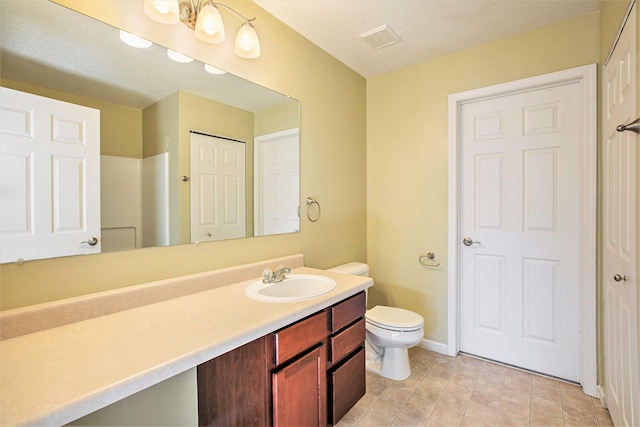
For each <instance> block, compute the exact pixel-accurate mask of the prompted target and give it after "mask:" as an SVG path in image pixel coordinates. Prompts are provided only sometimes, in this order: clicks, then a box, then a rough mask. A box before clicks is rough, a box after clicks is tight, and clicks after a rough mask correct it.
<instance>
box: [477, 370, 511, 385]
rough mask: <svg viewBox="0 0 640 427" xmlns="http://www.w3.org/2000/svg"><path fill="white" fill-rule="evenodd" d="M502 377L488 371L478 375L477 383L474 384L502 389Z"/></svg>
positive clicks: (503, 378)
mask: <svg viewBox="0 0 640 427" xmlns="http://www.w3.org/2000/svg"><path fill="white" fill-rule="evenodd" d="M504 380H505V377H504V375H500V374H496V373H494V372H490V371H482V372H480V374H479V375H478V381H477V382H476V386H478V385H480V386H483V387H484V386H493V387H503V386H504Z"/></svg>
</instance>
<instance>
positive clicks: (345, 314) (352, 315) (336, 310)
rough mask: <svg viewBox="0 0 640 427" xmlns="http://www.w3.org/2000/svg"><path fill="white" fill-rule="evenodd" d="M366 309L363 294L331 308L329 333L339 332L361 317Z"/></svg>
mask: <svg viewBox="0 0 640 427" xmlns="http://www.w3.org/2000/svg"><path fill="white" fill-rule="evenodd" d="M366 308H367V307H366V297H365V293H364V292H360V293H359V294H357V295H354V296H352V297H351V298H349V299H346V300H344V301H342V302H341V303H338V304H336V305H334V306H333V307H331V308H330V310H331V333H334V332H337V331H339V330H340V329H342V328H344V327H345V326H347V325H348V324H349V323H351V322H353V321H354V320H356V319H357V318H358V317H362V316H363V315H364V312H365V310H366Z"/></svg>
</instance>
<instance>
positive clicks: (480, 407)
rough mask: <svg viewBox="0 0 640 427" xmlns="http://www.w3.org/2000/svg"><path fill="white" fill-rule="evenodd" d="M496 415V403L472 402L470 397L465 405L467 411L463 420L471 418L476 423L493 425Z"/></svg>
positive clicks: (472, 399)
mask: <svg viewBox="0 0 640 427" xmlns="http://www.w3.org/2000/svg"><path fill="white" fill-rule="evenodd" d="M497 415H498V401H497V400H496V401H493V402H488V403H487V402H484V401H480V402H479V401H477V400H474V398H473V397H472V398H471V400H470V401H469V404H468V405H467V409H466V411H465V413H464V416H465V418H466V417H471V418H473V419H474V420H476V421H479V422H482V423H486V424H490V425H493V423H495V421H496V416H497Z"/></svg>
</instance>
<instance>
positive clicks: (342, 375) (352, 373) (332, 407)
mask: <svg viewBox="0 0 640 427" xmlns="http://www.w3.org/2000/svg"><path fill="white" fill-rule="evenodd" d="M365 373H366V372H365V352H364V348H362V347H360V349H358V350H357V351H356V352H355V353H354V354H353V355H352V356H351V357H349V358H347V359H346V360H345V362H344V363H342V364H340V365H339V366H337V367H335V368H334V369H332V370H331V371H329V379H328V383H329V384H328V385H329V387H328V388H329V402H330V403H329V421H330V422H331V424H336V423H337V422H338V421H340V420H341V419H342V417H344V416H345V415H346V413H347V412H349V410H350V409H351V408H352V407H353V405H355V404H356V403H357V402H358V400H360V399H361V398H362V396H364V394H365V391H366V390H365V387H366V377H365Z"/></svg>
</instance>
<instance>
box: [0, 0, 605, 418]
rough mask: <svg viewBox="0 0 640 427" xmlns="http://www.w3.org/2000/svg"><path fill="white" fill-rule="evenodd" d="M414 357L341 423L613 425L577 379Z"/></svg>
mask: <svg viewBox="0 0 640 427" xmlns="http://www.w3.org/2000/svg"><path fill="white" fill-rule="evenodd" d="M0 1H1V0H0ZM410 357H411V364H412V375H411V376H410V377H409V378H408V379H407V380H405V381H392V380H389V379H386V378H382V377H379V376H377V375H375V374H372V373H370V372H367V393H366V394H365V396H364V397H363V398H362V399H361V400H360V401H359V402H358V403H357V404H356V405H355V406H354V407H353V408H352V409H351V411H349V413H347V414H346V415H345V416H344V418H343V419H342V420H341V421H340V423H339V424H338V427H354V426H358V427H367V426H372V427H390V426H398V427H399V426H425V425H426V426H434V427H444V426H446V427H450V426H459V425H460V426H478V427H481V426H491V425H493V426H503V425H504V426H526V425H531V426H591V425H593V426H596V425H601V426H612V425H613V424H612V422H611V417H610V416H609V412H608V411H607V410H606V409H604V408H602V406H601V405H600V401H599V400H598V399H595V398H592V397H590V396H587V395H585V394H584V393H582V390H581V389H580V387H579V386H576V385H574V384H568V383H564V382H560V381H556V380H553V379H551V378H546V377H542V376H539V375H534V374H529V373H527V372H522V371H519V370H514V369H511V368H507V367H504V366H500V365H497V364H495V363H491V362H486V361H483V360H479V359H475V358H472V357H468V356H459V357H456V358H451V357H448V356H443V355H438V354H436V353H433V352H430V351H428V350H425V349H421V348H414V349H411V350H410Z"/></svg>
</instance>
